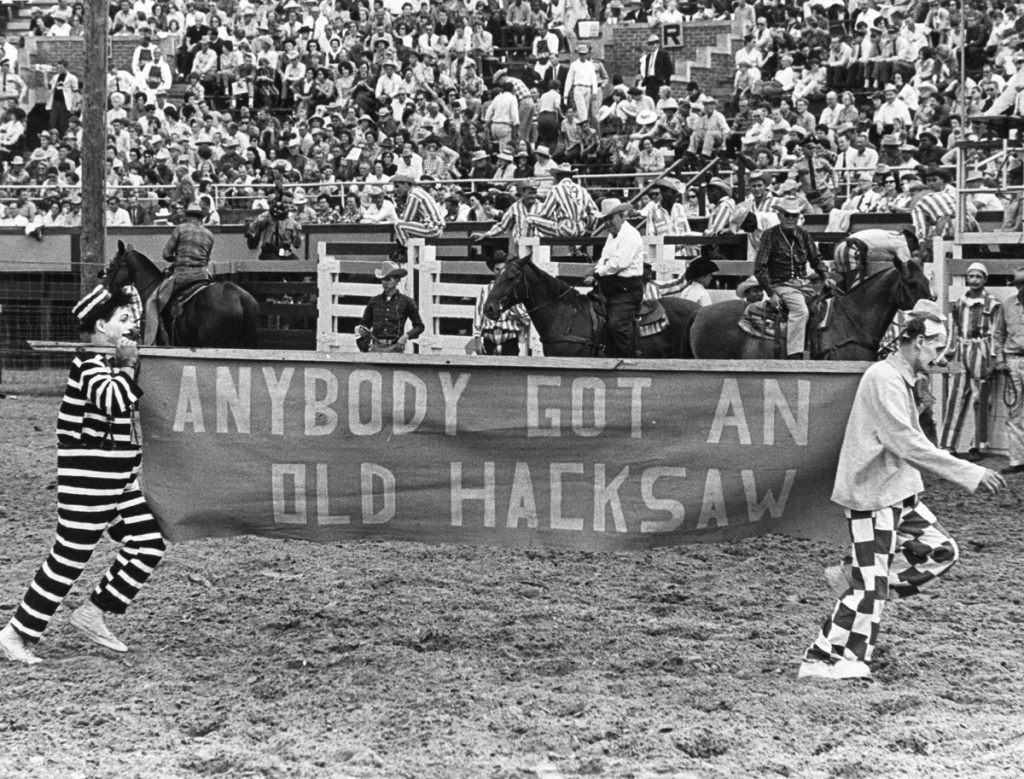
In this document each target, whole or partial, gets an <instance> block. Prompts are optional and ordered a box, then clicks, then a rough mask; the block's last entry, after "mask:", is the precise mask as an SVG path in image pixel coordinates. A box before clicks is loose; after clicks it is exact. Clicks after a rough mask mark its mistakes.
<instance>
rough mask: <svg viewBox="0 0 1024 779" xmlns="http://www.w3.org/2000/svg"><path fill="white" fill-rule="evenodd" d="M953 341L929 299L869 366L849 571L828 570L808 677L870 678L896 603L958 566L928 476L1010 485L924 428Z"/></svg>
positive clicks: (857, 439) (839, 483) (843, 496)
mask: <svg viewBox="0 0 1024 779" xmlns="http://www.w3.org/2000/svg"><path fill="white" fill-rule="evenodd" d="M945 340H946V328H945V324H944V319H943V317H942V316H941V314H940V313H939V311H938V308H937V307H936V306H935V304H934V303H932V302H930V301H920V302H919V303H918V304H917V306H915V308H914V310H913V311H912V312H910V313H909V314H908V315H907V317H906V319H905V325H904V327H903V330H902V331H901V333H900V337H899V348H898V350H897V351H896V352H894V353H893V354H891V355H889V357H888V358H886V360H885V361H884V362H879V363H875V364H874V365H872V366H871V367H870V368H868V370H867V371H865V373H864V377H863V378H862V379H861V383H860V386H859V387H858V388H857V396H856V397H855V398H854V401H853V408H852V409H851V411H850V419H849V421H848V422H847V426H846V434H845V437H844V439H843V446H842V450H841V451H840V454H839V467H838V472H837V474H836V483H835V488H834V489H833V492H832V500H833V502H835V503H838V504H839V505H840V506H842V507H843V508H844V511H845V513H846V519H847V523H848V526H849V530H850V539H851V542H852V551H851V555H850V561H849V567H846V566H837V567H836V568H830V569H829V570H827V571H826V577H827V578H828V580H829V585H830V587H831V588H832V589H833V591H834V592H835V594H836V596H837V597H838V598H839V600H838V602H837V603H836V605H835V607H834V608H833V609H832V613H831V615H830V616H829V617H828V618H827V619H826V620H825V622H824V624H823V625H822V627H821V632H820V633H819V634H818V637H817V638H816V639H815V640H814V643H813V644H811V646H810V648H809V649H808V650H807V652H806V653H805V655H804V662H803V664H802V665H801V666H800V673H799V676H800V678H822V679H870V678H871V669H870V667H869V665H868V663H869V662H870V661H871V655H872V652H873V651H874V648H875V643H876V642H877V639H878V629H879V624H880V622H881V619H882V610H883V608H884V607H885V603H886V601H888V600H890V599H892V598H897V597H898V598H906V597H909V596H911V595H916V594H917V593H918V592H920V591H921V588H922V587H923V586H925V585H926V584H928V582H930V581H932V580H933V579H935V578H936V577H938V576H941V575H942V574H944V573H945V572H946V571H948V570H949V569H950V568H951V567H952V566H953V564H954V563H956V561H957V558H958V557H959V551H958V549H957V546H956V542H955V541H953V539H952V538H951V537H950V536H949V534H948V533H947V532H946V531H945V530H944V529H943V528H942V525H941V524H939V522H938V520H937V519H936V518H935V515H934V514H932V512H931V511H929V510H928V508H927V507H926V506H925V505H924V504H923V503H921V502H920V500H919V499H918V494H919V493H920V492H921V491H922V490H923V488H924V484H923V482H922V480H921V473H920V471H921V470H927V471H930V472H931V473H934V474H936V475H938V476H941V477H942V478H944V479H947V480H949V481H952V482H954V483H955V484H959V485H960V486H962V487H964V488H965V489H968V490H970V491H971V492H974V491H975V490H977V488H978V487H979V486H981V487H984V488H985V489H987V490H988V491H990V492H993V493H995V492H998V491H999V490H1000V489H1001V488H1003V487H1005V486H1006V481H1005V480H1004V479H1003V477H1002V476H1000V475H999V474H998V473H996V472H995V471H992V470H989V469H987V468H983V467H981V466H979V465H975V464H973V463H970V462H967V461H965V460H959V459H957V458H956V457H953V456H952V455H951V454H950V453H949V452H946V451H944V450H942V449H939V448H937V447H936V446H935V445H934V444H932V443H931V441H929V440H928V438H927V437H926V436H925V435H924V433H923V432H922V431H921V427H920V425H919V423H918V419H917V405H916V402H915V399H914V384H915V382H916V378H917V375H918V374H921V373H923V372H924V371H925V370H926V369H927V368H928V366H929V365H931V364H932V363H933V362H934V361H935V360H936V359H937V357H938V355H939V352H940V351H941V349H942V348H943V345H944V343H945Z"/></svg>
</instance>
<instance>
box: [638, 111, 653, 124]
mask: <svg viewBox="0 0 1024 779" xmlns="http://www.w3.org/2000/svg"><path fill="white" fill-rule="evenodd" d="M657 121H658V114H656V113H655V112H654V111H652V110H651V109H649V108H647V109H644V110H643V111H641V112H640V113H638V114H637V115H636V123H637V124H639V125H648V124H654V123H655V122H657Z"/></svg>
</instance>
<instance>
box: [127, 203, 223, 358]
mask: <svg viewBox="0 0 1024 779" xmlns="http://www.w3.org/2000/svg"><path fill="white" fill-rule="evenodd" d="M202 221H203V209H202V206H200V205H199V204H198V203H189V205H188V207H187V208H186V209H185V221H184V222H182V223H181V224H180V225H178V226H177V227H175V228H174V230H173V231H172V232H171V237H170V238H168V239H167V245H166V246H164V251H163V258H164V260H166V261H167V262H169V263H170V267H168V268H167V270H166V271H165V274H167V276H168V278H166V279H164V280H163V281H162V282H160V286H159V287H157V289H156V292H154V293H153V294H152V295H150V296H149V299H148V300H146V321H145V325H144V326H143V330H142V332H143V336H144V337H145V341H144V344H145V345H146V346H151V345H153V344H155V343H156V342H157V333H158V332H160V331H162V330H163V324H162V322H161V316H160V314H161V313H162V312H163V310H164V307H166V305H167V304H168V303H169V302H170V301H171V299H172V298H173V297H174V293H175V291H176V290H178V289H179V288H181V287H184V286H186V285H188V284H190V283H192V282H194V281H199V280H201V279H208V278H209V277H210V272H209V270H208V269H207V265H209V263H210V254H211V252H213V233H211V232H210V231H209V230H207V229H206V228H205V227H203V224H202ZM171 335H172V334H171V333H167V332H165V333H164V338H163V339H162V340H163V342H164V343H168V344H169V343H170V340H171Z"/></svg>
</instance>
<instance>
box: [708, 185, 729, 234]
mask: <svg viewBox="0 0 1024 779" xmlns="http://www.w3.org/2000/svg"><path fill="white" fill-rule="evenodd" d="M707 195H708V201H709V202H710V203H711V209H710V213H709V214H708V227H707V229H706V230H705V231H704V235H721V234H722V233H728V232H730V230H729V220H730V219H732V212H733V209H734V208H736V201H735V200H733V199H732V187H731V186H730V185H729V182H727V181H725V180H724V179H720V178H718V177H717V176H716V177H715V178H713V179H711V181H709V182H708V186H707Z"/></svg>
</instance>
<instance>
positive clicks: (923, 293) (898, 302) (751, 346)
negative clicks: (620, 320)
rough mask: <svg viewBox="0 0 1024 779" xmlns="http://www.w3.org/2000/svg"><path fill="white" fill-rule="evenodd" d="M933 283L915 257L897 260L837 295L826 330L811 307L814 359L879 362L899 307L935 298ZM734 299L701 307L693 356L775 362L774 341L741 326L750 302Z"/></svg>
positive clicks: (692, 341)
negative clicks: (882, 345) (878, 359)
mask: <svg viewBox="0 0 1024 779" xmlns="http://www.w3.org/2000/svg"><path fill="white" fill-rule="evenodd" d="M931 297H932V292H931V287H930V285H929V284H928V278H927V277H926V276H925V275H924V271H922V270H921V266H920V265H919V264H918V263H917V262H916V261H914V260H911V261H909V262H903V261H901V260H893V267H892V268H888V269H886V270H883V271H879V272H878V273H875V274H874V275H872V276H869V277H868V278H866V279H864V281H862V282H861V283H860V284H858V285H857V286H855V287H854V288H853V289H851V290H850V291H849V292H847V293H846V294H845V295H842V296H840V297H836V298H835V299H834V302H833V304H832V310H831V312H830V313H829V315H828V318H827V319H826V324H825V327H824V328H820V327H819V325H820V324H821V315H820V314H816V313H815V312H813V311H812V313H811V318H810V321H809V322H808V324H807V332H808V333H810V334H811V359H812V360H869V361H871V360H875V359H876V358H877V357H878V348H879V345H880V344H881V341H882V336H884V335H885V331H886V329H887V328H888V327H889V325H890V324H891V323H892V320H893V317H895V316H896V311H897V310H907V309H910V308H913V307H914V304H915V303H916V302H917V301H918V300H921V299H922V298H931ZM746 305H747V304H746V302H744V301H742V300H729V301H726V302H724V303H716V304H714V305H711V306H708V307H707V308H702V309H701V310H700V312H699V313H698V314H697V317H696V319H694V322H693V327H692V328H691V330H690V345H691V347H692V349H693V356H694V357H697V358H703V359H724V360H751V359H762V360H770V359H772V358H773V357H774V343H773V342H772V341H771V340H767V339H761V338H754V337H752V336H749V335H747V334H746V333H745V332H744V331H743V330H741V329H740V327H739V324H738V323H739V321H740V315H741V314H742V313H743V309H744V307H745V306H746Z"/></svg>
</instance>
